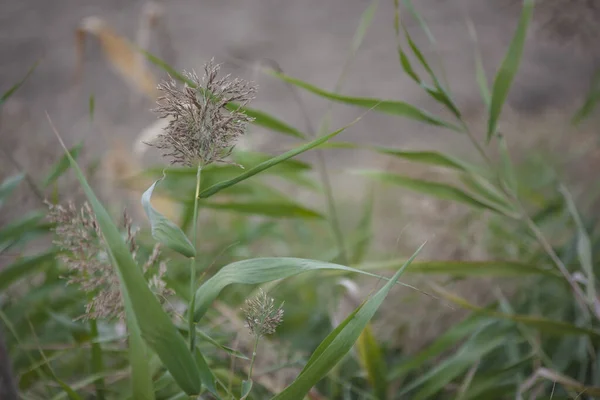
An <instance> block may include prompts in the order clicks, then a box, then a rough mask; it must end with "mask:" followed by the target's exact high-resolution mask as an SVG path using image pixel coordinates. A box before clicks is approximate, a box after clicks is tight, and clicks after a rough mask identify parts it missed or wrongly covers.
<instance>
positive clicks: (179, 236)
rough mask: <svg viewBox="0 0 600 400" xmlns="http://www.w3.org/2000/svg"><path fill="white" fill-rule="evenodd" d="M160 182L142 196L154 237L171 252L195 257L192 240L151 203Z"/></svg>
mask: <svg viewBox="0 0 600 400" xmlns="http://www.w3.org/2000/svg"><path fill="white" fill-rule="evenodd" d="M159 181H160V180H159ZM159 181H156V182H154V183H153V184H152V186H150V187H149V188H148V190H146V191H145V192H144V194H143V195H142V205H143V206H144V211H146V215H147V216H148V219H149V220H150V225H151V227H152V237H153V238H154V239H155V240H157V241H158V242H159V243H161V244H164V245H165V246H167V247H168V248H170V249H171V250H175V251H176V252H178V253H180V254H183V255H184V256H186V257H190V258H191V257H195V256H196V249H195V248H194V245H193V244H192V242H190V240H189V239H188V238H187V236H186V235H185V233H183V231H182V230H181V228H179V227H178V226H177V225H175V223H173V222H172V221H169V219H168V218H167V217H165V216H164V215H162V214H161V213H159V212H158V211H156V210H155V209H154V207H152V204H151V203H150V198H151V197H152V192H153V191H154V187H155V186H156V184H157V183H158V182H159Z"/></svg>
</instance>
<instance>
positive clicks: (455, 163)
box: [373, 147, 478, 172]
mask: <svg viewBox="0 0 600 400" xmlns="http://www.w3.org/2000/svg"><path fill="white" fill-rule="evenodd" d="M373 150H375V151H377V152H378V153H381V154H387V155H390V156H394V157H398V158H402V159H405V160H409V161H414V162H419V163H422V164H428V165H434V166H437V167H445V168H450V169H455V170H457V171H465V172H467V171H471V172H475V171H477V170H478V168H477V167H476V166H474V165H471V164H469V163H467V162H464V161H462V160H460V159H458V158H456V157H452V156H450V155H447V154H444V153H440V152H437V151H410V150H398V149H392V148H388V147H373Z"/></svg>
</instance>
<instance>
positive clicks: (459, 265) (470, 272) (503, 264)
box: [355, 259, 561, 279]
mask: <svg viewBox="0 0 600 400" xmlns="http://www.w3.org/2000/svg"><path fill="white" fill-rule="evenodd" d="M404 262H405V260H403V259H392V260H386V261H379V262H370V263H364V264H359V265H356V266H355V267H356V268H358V269H360V270H362V271H387V270H396V269H397V268H398V266H399V265H402V264H404ZM406 273H407V274H408V273H415V274H447V275H450V276H455V277H466V276H495V277H521V276H536V275H541V276H545V277H548V278H555V279H561V275H559V274H557V273H556V272H555V271H554V270H548V269H544V268H541V267H539V266H537V265H534V264H528V263H524V262H517V261H508V260H494V261H441V260H440V261H434V260H431V261H414V262H413V263H411V264H410V266H409V267H408V268H407V270H406Z"/></svg>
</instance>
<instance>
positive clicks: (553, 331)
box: [432, 284, 600, 342]
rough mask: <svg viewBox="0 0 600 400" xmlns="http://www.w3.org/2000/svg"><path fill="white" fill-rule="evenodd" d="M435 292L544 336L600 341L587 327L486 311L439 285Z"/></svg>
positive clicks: (468, 308) (597, 335) (435, 287)
mask: <svg viewBox="0 0 600 400" xmlns="http://www.w3.org/2000/svg"><path fill="white" fill-rule="evenodd" d="M432 287H433V288H434V290H435V292H436V293H437V294H439V295H440V296H441V297H443V298H444V299H446V300H448V301H450V302H452V303H454V304H456V305H459V306H461V307H463V308H465V309H467V310H471V311H476V312H478V313H481V314H482V315H486V316H489V317H492V318H496V319H501V320H508V321H513V322H516V323H518V324H523V325H525V326H528V327H530V328H534V329H537V330H538V331H539V332H540V333H542V334H547V335H554V336H567V335H575V336H578V335H579V336H580V335H584V336H589V338H590V339H591V340H593V341H596V342H597V341H600V332H599V331H597V330H595V329H590V328H586V327H580V326H576V325H573V324H570V323H568V322H563V321H556V320H552V319H548V318H543V317H536V316H529V315H519V314H505V313H501V312H497V311H492V310H486V309H484V308H482V307H478V306H476V305H474V304H471V303H469V302H468V301H467V300H466V299H464V298H462V297H460V296H458V295H456V294H453V293H450V292H449V291H447V290H446V289H443V288H442V287H440V286H438V285H434V284H432Z"/></svg>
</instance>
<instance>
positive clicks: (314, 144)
mask: <svg viewBox="0 0 600 400" xmlns="http://www.w3.org/2000/svg"><path fill="white" fill-rule="evenodd" d="M363 115H364V114H363ZM361 118H362V115H361V116H360V117H358V118H357V119H355V120H354V121H352V122H351V123H349V124H348V125H346V126H344V127H343V128H341V129H338V130H337V131H334V132H331V133H329V134H327V135H324V136H321V137H320V138H317V139H315V140H313V141H311V142H308V143H306V144H304V145H302V146H298V147H297V148H295V149H292V150H290V151H287V152H285V153H283V154H281V155H279V156H277V157H273V158H271V159H269V160H267V161H264V162H262V163H260V164H258V165H257V166H255V167H254V168H251V169H249V170H248V171H246V172H244V173H242V174H240V175H238V176H236V177H235V178H233V179H229V180H227V181H225V182H220V183H217V184H215V185H213V186H211V187H209V188H207V189H204V190H203V191H201V192H200V198H201V199H204V198H207V197H210V196H212V195H213V194H215V193H217V192H220V191H221V190H223V189H226V188H228V187H230V186H233V185H235V184H236V183H238V182H242V181H244V180H246V179H248V178H251V177H253V176H254V175H256V174H258V173H259V172H262V171H265V170H267V169H269V168H271V167H274V166H276V165H277V164H279V163H281V162H283V161H286V160H289V159H290V158H292V157H295V156H297V155H299V154H302V153H304V152H306V151H308V150H310V149H312V148H315V147H317V146H318V145H320V144H322V143H325V142H326V141H328V140H329V139H331V138H333V137H335V136H337V135H339V134H340V133H342V132H343V131H345V130H346V129H348V128H349V127H351V126H352V125H354V124H355V123H357V122H358V121H359V120H360V119H361Z"/></svg>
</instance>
